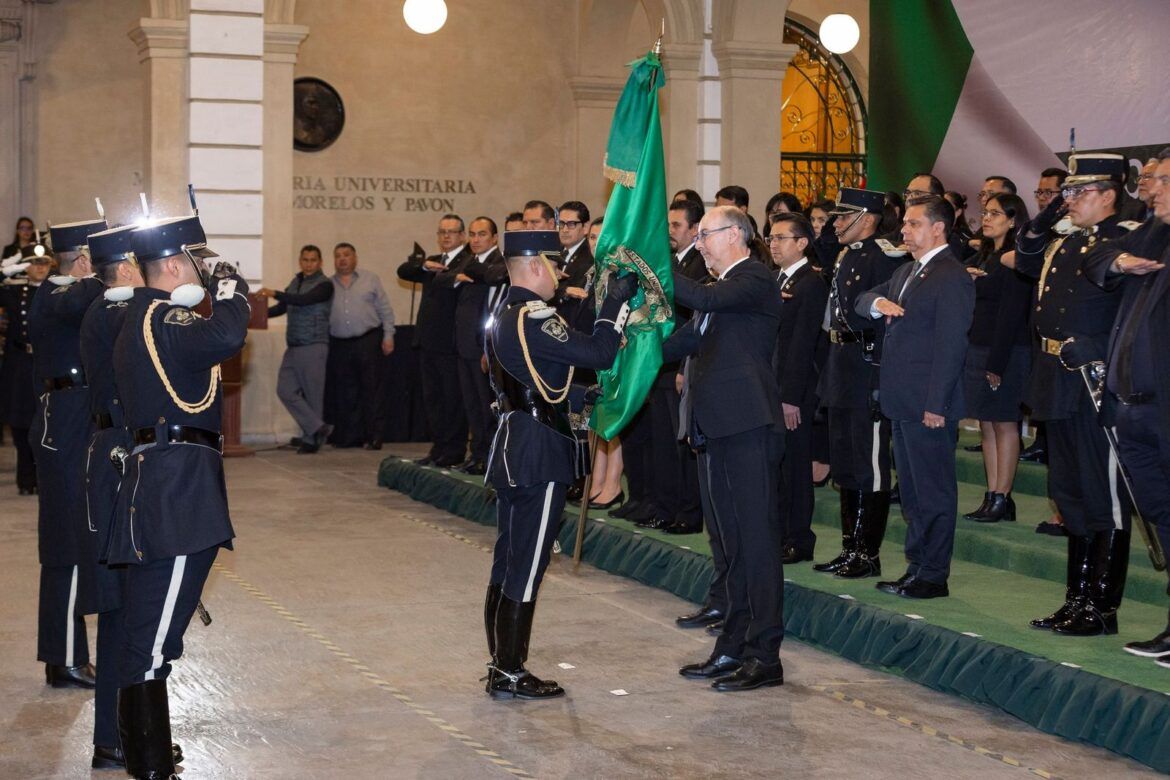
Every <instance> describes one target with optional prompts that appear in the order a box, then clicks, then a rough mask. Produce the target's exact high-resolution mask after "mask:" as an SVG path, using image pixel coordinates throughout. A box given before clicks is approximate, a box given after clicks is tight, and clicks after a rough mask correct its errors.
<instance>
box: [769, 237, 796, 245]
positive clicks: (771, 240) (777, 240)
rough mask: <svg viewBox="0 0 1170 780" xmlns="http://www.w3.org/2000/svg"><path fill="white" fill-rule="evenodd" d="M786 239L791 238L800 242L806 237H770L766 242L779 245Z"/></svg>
mask: <svg viewBox="0 0 1170 780" xmlns="http://www.w3.org/2000/svg"><path fill="white" fill-rule="evenodd" d="M786 238H791V239H792V240H793V241H799V240H800V239H802V238H804V236H768V237H767V238H765V239H764V240H765V241H767V242H768V243H769V244H779V243H780V242H781V241H783V240H784V239H786Z"/></svg>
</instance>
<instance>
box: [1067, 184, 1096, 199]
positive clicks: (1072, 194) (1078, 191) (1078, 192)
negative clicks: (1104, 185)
mask: <svg viewBox="0 0 1170 780" xmlns="http://www.w3.org/2000/svg"><path fill="white" fill-rule="evenodd" d="M1100 191H1101V188H1100V187H1065V188H1064V189H1063V190H1061V191H1060V194H1061V195H1063V196H1064V199H1065V200H1076V199H1077V198H1079V197H1081V196H1082V195H1084V194H1085V193H1086V192H1100Z"/></svg>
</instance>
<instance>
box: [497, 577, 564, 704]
mask: <svg viewBox="0 0 1170 780" xmlns="http://www.w3.org/2000/svg"><path fill="white" fill-rule="evenodd" d="M535 612H536V602H535V601H512V599H510V598H508V597H507V596H503V595H501V596H500V606H499V608H498V609H497V610H496V663H495V665H494V670H493V671H494V679H493V680H492V681H491V683H490V685H489V687H488V693H489V694H491V697H492V698H493V699H551V698H554V697H556V696H564V695H565V689H564V688H562V687H561V686H559V685H557V684H556V682H555V681H553V680H542V679H540V678H539V677H537V676H536V675H534V674H532V673H531V672H529V671H528V670H527V669H525V668H524V662H525V661H527V660H528V639H529V637H530V636H531V635H532V616H533V614H535Z"/></svg>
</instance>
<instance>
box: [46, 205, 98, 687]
mask: <svg viewBox="0 0 1170 780" xmlns="http://www.w3.org/2000/svg"><path fill="white" fill-rule="evenodd" d="M105 229H106V223H105V221H104V220H96V221H93V222H76V223H72V224H68V225H58V226H55V227H51V228H50V230H49V234H50V235H49V237H50V241H51V242H52V244H53V250H54V254H55V256H56V259H57V262H58V264H59V265H60V268H59V272H60V273H59V275H57V276H50V277H49V280H48V282H46V283H45V285H44V286H43V288H42V289H41V290H40V291H39V292H38V293H37V294H36V295H34V296H33V299H32V304H31V305H30V306H29V311H28V326H29V336H30V338H31V340H32V345H33V373H34V375H35V379H36V386H37V391H38V392H39V393H41V395H40V401H39V404H38V406H37V414H36V417H35V418H34V419H33V424H32V428H31V429H30V432H29V439H30V440H31V442H32V446H33V451H34V453H35V456H34V457H35V459H36V465H37V486H38V488H39V493H38V504H39V506H38V509H39V517H38V522H37V530H38V539H39V547H40V558H41V592H40V613H39V625H38V631H37V635H38V639H37V658H38V659H39V660H41V661H44V662H45V678H46V681H47V682H48V683H49V684H50V685H52V686H54V687H63V686H78V687H83V688H92V687H94V674H93V667H92V666H91V665H90V663H89V646H88V643H87V641H86V631H85V620H84V619H83V617H82V616H83V615H87V614H91V613H93V612H95V611H96V577H97V569H98V563H97V553H96V550H95V548H94V543H95V541H96V540H95V539H94V538H93V535H92V534H90V533H89V522H88V518H87V517H86V514H85V484H84V482H83V481H82V474H84V473H85V457H86V451H87V449H88V447H89V438H90V433H91V431H92V428H93V426H92V423H91V421H90V417H89V387H88V386H87V384H86V378H85V372H84V371H83V370H82V368H81V319H82V317H84V316H85V312H86V310H87V309H88V308H89V305H90V303H92V302H93V300H94V298H97V297H98V296H99V295H101V292H102V283H101V282H99V281H98V280H97V279H94V278H93V277H92V276H91V275H90V264H89V255H88V253H89V249H88V247H87V246H86V238H87V237H88V236H89V234H90V233H97V232H98V231H101V230H105Z"/></svg>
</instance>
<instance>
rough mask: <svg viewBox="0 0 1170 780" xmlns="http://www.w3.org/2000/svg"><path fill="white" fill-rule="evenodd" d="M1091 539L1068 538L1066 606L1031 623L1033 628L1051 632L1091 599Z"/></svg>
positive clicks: (1073, 536)
mask: <svg viewBox="0 0 1170 780" xmlns="http://www.w3.org/2000/svg"><path fill="white" fill-rule="evenodd" d="M1091 549H1092V547H1091V545H1090V544H1089V537H1087V536H1075V535H1073V534H1069V537H1068V562H1067V565H1066V570H1065V583H1066V584H1065V588H1064V604H1063V605H1062V606H1061V608H1060V609H1058V610H1056V611H1055V612H1053V613H1052V614H1051V615H1049V616H1048V617H1042V618H1036V619H1035V620H1033V621H1031V626H1032V628H1040V629H1044V630H1047V631H1051V630H1052V629H1053V627H1054V626H1056V624H1057V623H1063V622H1064V621H1066V620H1068V619H1069V618H1071V617H1072V616H1073V615H1075V614H1077V613H1078V612H1080V611H1081V607H1083V606H1084V604H1085V601H1086V600H1087V599H1088V597H1089V572H1090V571H1091V569H1092V565H1091V560H1090V558H1089V551H1090V550H1091Z"/></svg>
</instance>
